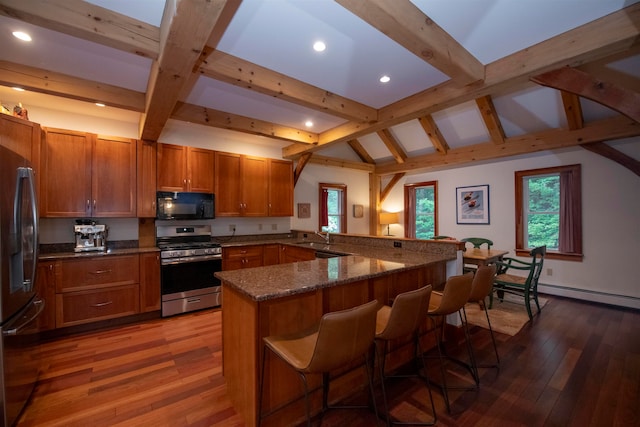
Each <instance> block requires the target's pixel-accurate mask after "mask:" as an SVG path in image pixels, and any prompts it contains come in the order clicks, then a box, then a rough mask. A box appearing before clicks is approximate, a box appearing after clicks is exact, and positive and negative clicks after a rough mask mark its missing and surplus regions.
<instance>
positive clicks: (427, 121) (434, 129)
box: [418, 114, 449, 154]
mask: <svg viewBox="0 0 640 427" xmlns="http://www.w3.org/2000/svg"><path fill="white" fill-rule="evenodd" d="M418 122H419V123H420V125H421V126H422V129H424V131H425V133H426V134H427V136H428V137H429V140H431V145H433V148H435V149H436V151H437V152H438V153H440V154H447V151H449V144H448V143H447V140H446V139H445V137H444V135H442V133H441V132H440V129H438V125H437V124H436V122H435V120H433V117H432V116H431V114H427V115H426V116H424V117H418Z"/></svg>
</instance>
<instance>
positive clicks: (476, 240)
mask: <svg viewBox="0 0 640 427" xmlns="http://www.w3.org/2000/svg"><path fill="white" fill-rule="evenodd" d="M460 241H461V242H465V243H466V242H469V243H471V244H472V245H473V247H474V248H480V247H482V245H487V249H491V246H493V241H492V240H489V239H485V238H484V237H465V238H464V239H460Z"/></svg>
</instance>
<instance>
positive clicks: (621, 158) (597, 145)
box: [580, 142, 640, 176]
mask: <svg viewBox="0 0 640 427" xmlns="http://www.w3.org/2000/svg"><path fill="white" fill-rule="evenodd" d="M580 146H581V147H582V148H584V149H585V150H589V151H591V152H593V153H596V154H599V155H601V156H603V157H606V158H607V159H609V160H613V161H614V162H616V163H618V164H620V165H622V166H624V167H625V168H627V169H629V170H630V171H632V172H633V173H635V174H636V175H638V176H640V161H638V160H636V159H634V158H633V157H631V156H628V155H627V154H625V153H623V152H621V151H619V150H616V149H615V148H613V147H611V146H610V145H608V144H606V143H604V142H592V143H589V144H581V145H580Z"/></svg>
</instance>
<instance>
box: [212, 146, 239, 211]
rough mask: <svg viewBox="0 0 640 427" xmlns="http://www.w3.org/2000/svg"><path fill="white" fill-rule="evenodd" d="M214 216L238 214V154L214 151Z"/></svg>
mask: <svg viewBox="0 0 640 427" xmlns="http://www.w3.org/2000/svg"><path fill="white" fill-rule="evenodd" d="M215 159H216V165H215V172H216V173H215V195H216V216H240V210H241V206H240V203H241V202H240V199H241V197H240V196H241V194H240V154H232V153H223V152H220V151H216V153H215Z"/></svg>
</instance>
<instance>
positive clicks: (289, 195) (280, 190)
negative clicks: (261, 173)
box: [269, 159, 293, 216]
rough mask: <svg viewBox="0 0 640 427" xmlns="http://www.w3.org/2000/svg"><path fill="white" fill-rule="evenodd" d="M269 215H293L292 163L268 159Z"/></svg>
mask: <svg viewBox="0 0 640 427" xmlns="http://www.w3.org/2000/svg"><path fill="white" fill-rule="evenodd" d="M269 216H293V163H292V162H290V161H288V160H277V159H269Z"/></svg>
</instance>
